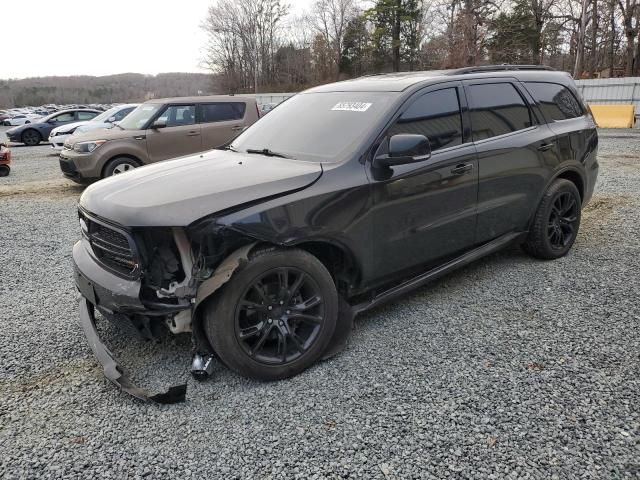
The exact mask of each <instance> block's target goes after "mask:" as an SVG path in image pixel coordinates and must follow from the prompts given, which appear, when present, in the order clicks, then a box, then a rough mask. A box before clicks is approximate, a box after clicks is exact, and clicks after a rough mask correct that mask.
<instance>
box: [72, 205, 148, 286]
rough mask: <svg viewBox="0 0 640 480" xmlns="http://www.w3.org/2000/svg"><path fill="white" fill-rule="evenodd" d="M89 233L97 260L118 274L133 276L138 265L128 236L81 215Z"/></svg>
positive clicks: (86, 232) (87, 234)
mask: <svg viewBox="0 0 640 480" xmlns="http://www.w3.org/2000/svg"><path fill="white" fill-rule="evenodd" d="M80 217H81V218H82V220H84V222H85V224H86V226H87V231H85V235H86V237H87V239H88V240H89V243H90V244H91V249H92V250H93V254H94V255H95V257H96V259H98V260H99V261H100V262H101V263H102V264H104V265H105V266H106V267H108V268H109V269H111V270H112V271H114V272H116V273H120V274H122V275H125V276H132V275H133V274H134V273H135V272H136V269H137V268H138V265H137V263H136V258H135V254H134V251H133V250H132V247H131V243H130V242H129V239H128V238H127V236H126V235H125V234H124V233H123V232H121V231H119V230H117V229H115V228H111V227H110V226H108V225H106V224H104V223H102V222H98V221H96V220H94V219H92V218H90V217H87V216H86V215H84V214H82V213H80Z"/></svg>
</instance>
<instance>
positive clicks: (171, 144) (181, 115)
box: [147, 105, 202, 162]
mask: <svg viewBox="0 0 640 480" xmlns="http://www.w3.org/2000/svg"><path fill="white" fill-rule="evenodd" d="M157 120H164V121H165V122H166V127H164V128H157V129H154V128H151V127H149V129H147V152H148V154H149V162H158V161H160V160H167V159H169V158H176V157H180V156H183V155H189V154H191V153H197V152H200V151H202V138H201V135H200V125H198V124H197V123H196V107H195V105H168V106H167V107H166V108H165V109H164V111H163V112H162V113H161V114H160V116H159V117H158V118H157V119H156V121H157Z"/></svg>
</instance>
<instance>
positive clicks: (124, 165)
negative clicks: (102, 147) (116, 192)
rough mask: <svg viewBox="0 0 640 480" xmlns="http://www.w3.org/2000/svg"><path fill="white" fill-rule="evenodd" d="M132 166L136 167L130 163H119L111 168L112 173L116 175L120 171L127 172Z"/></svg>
mask: <svg viewBox="0 0 640 480" xmlns="http://www.w3.org/2000/svg"><path fill="white" fill-rule="evenodd" d="M134 168H136V167H135V166H133V165H131V164H130V163H120V164H118V165H116V168H114V169H113V174H114V175H118V174H120V173H124V172H128V171H129V170H133V169H134Z"/></svg>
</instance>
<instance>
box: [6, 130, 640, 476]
mask: <svg viewBox="0 0 640 480" xmlns="http://www.w3.org/2000/svg"><path fill="white" fill-rule="evenodd" d="M2 132H3V130H1V129H0V135H1V134H2ZM13 152H14V169H13V171H12V174H11V176H10V177H8V178H0V202H2V205H1V207H2V209H1V213H0V218H1V219H2V222H1V229H0V279H1V282H0V324H1V325H2V334H1V336H0V360H1V362H0V392H2V393H1V394H0V478H33V477H44V478H138V477H142V476H148V478H205V477H208V478H327V477H328V478H354V477H357V478H381V479H384V478H386V479H392V478H438V479H441V478H496V479H498V478H552V479H556V478H557V479H571V478H589V479H603V478H640V380H639V375H640V348H639V347H640V306H639V302H638V291H639V289H640V275H639V273H638V272H639V268H640V243H639V240H640V134H636V135H632V136H628V135H627V132H616V131H607V132H603V135H602V138H601V149H600V153H601V156H600V161H601V170H600V179H599V182H598V187H597V194H596V196H595V197H594V199H593V200H592V202H591V204H590V206H589V207H588V208H587V210H586V211H585V212H584V216H583V224H582V226H581V231H580V235H579V236H578V240H577V243H576V245H575V247H574V249H573V250H572V252H571V253H570V254H569V255H568V256H567V257H565V258H563V259H561V260H557V261H554V262H542V261H536V260H533V259H531V258H529V257H527V256H525V255H524V254H522V253H521V252H520V251H519V249H517V248H513V249H510V250H508V251H505V252H502V253H499V254H496V255H492V256H490V257H488V258H486V259H484V260H481V261H479V262H477V263H475V264H474V265H472V266H470V267H468V268H465V269H463V270H460V271H458V272H456V273H454V274H451V275H449V276H447V277H445V278H444V279H441V280H440V281H437V282H436V283H433V284H431V285H429V286H427V287H425V288H422V289H420V290H418V291H416V292H415V293H413V294H410V295H407V296H405V297H403V298H402V299H401V300H399V301H397V302H395V303H393V304H390V305H387V306H385V307H383V308H379V309H377V310H375V311H373V312H371V313H369V314H367V315H364V316H362V317H359V318H358V320H357V322H356V330H355V332H354V334H353V336H352V338H351V341H350V343H349V345H348V347H347V349H346V351H344V352H343V353H341V354H340V355H338V356H337V357H335V358H333V359H331V360H329V361H326V362H323V363H321V364H318V365H316V366H315V367H313V368H312V369H310V370H308V371H307V372H305V373H303V374H302V375H299V376H298V377H295V378H293V379H290V380H287V381H282V382H278V383H259V382H255V381H249V380H246V379H243V378H240V377H238V376H237V375H235V374H233V373H231V372H229V371H228V370H226V369H225V368H223V367H222V366H218V367H217V368H216V372H215V377H214V379H213V380H211V381H209V382H206V383H202V384H198V383H195V382H193V381H192V380H189V391H188V394H187V402H186V403H185V404H180V405H174V406H157V405H147V404H143V403H141V402H139V401H136V400H135V399H133V398H132V397H129V396H128V395H126V394H123V393H120V392H119V391H117V390H116V389H115V388H114V387H113V386H112V385H111V384H109V383H108V382H106V381H105V380H104V379H103V376H102V373H101V370H100V368H99V367H98V365H97V362H96V360H95V359H94V357H93V356H92V354H91V351H90V350H89V348H88V347H87V346H86V343H85V340H84V337H83V334H82V332H81V330H80V327H79V326H78V323H77V301H76V298H77V295H76V293H75V291H74V286H73V281H72V275H71V264H70V252H71V246H72V245H73V243H74V242H75V241H76V239H77V238H78V236H79V229H78V226H77V218H76V213H75V204H76V202H77V199H78V196H79V194H80V192H81V188H80V187H76V186H75V185H73V184H72V183H71V182H68V181H66V180H64V179H62V178H60V174H59V171H58V166H57V159H56V157H55V156H52V155H50V152H51V149H50V147H49V146H40V147H35V148H25V147H16V148H14V149H13ZM103 334H104V338H105V339H106V340H107V341H108V342H109V343H110V344H111V345H112V346H113V350H114V352H115V353H116V354H117V355H118V356H119V357H120V359H121V360H122V363H123V364H124V365H125V367H127V368H128V369H129V371H131V373H132V374H133V376H134V377H135V378H136V379H137V380H138V381H139V382H140V383H142V384H143V385H144V386H149V387H153V386H160V385H168V384H172V383H178V382H180V381H181V380H182V379H184V378H186V377H187V369H188V363H189V338H188V336H181V337H174V338H167V339H166V340H165V341H164V342H163V344H161V345H154V344H151V343H143V342H141V341H139V340H136V339H133V338H130V337H127V338H122V336H121V335H119V332H118V330H117V329H116V328H115V327H111V326H105V327H104V328H103Z"/></svg>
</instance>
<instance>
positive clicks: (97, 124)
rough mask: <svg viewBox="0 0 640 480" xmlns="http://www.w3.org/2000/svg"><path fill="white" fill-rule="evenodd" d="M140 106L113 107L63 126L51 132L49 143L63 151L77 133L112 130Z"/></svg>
mask: <svg viewBox="0 0 640 480" xmlns="http://www.w3.org/2000/svg"><path fill="white" fill-rule="evenodd" d="M138 106H139V104H137V103H135V104H134V103H130V104H127V105H120V106H118V107H113V108H111V109H109V110H107V111H106V112H102V113H101V114H100V115H98V116H96V117H94V118H92V119H91V120H85V121H82V122H73V123H67V124H65V125H61V126H60V127H56V128H54V129H53V130H51V133H50V134H49V142H50V143H51V148H53V149H54V150H62V147H63V146H64V142H65V141H66V140H67V139H68V138H69V137H70V136H71V135H73V134H75V133H82V132H90V131H92V130H99V129H101V128H111V127H113V123H114V122H119V121H120V120H122V119H123V118H125V117H126V116H127V115H129V114H130V113H131V112H132V111H133V110H134V109H135V108H136V107H138Z"/></svg>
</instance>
